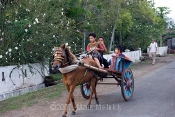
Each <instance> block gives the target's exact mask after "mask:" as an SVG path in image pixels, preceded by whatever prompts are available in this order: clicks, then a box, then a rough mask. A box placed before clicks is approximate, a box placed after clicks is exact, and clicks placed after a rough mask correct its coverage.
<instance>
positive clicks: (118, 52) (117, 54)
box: [114, 46, 130, 60]
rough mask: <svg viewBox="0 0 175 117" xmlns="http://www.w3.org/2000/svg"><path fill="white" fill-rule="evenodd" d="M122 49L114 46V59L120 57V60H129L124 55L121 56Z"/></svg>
mask: <svg viewBox="0 0 175 117" xmlns="http://www.w3.org/2000/svg"><path fill="white" fill-rule="evenodd" d="M121 50H122V47H121V46H116V47H115V50H114V52H115V54H116V55H115V56H116V57H122V58H125V59H128V60H130V59H129V58H128V57H127V56H126V55H124V54H122V51H121Z"/></svg>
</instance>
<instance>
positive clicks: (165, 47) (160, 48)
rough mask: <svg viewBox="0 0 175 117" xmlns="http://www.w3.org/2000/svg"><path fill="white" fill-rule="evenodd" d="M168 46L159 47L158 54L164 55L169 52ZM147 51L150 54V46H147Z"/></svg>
mask: <svg viewBox="0 0 175 117" xmlns="http://www.w3.org/2000/svg"><path fill="white" fill-rule="evenodd" d="M167 50H168V46H164V47H158V51H157V53H156V54H159V55H160V56H164V55H166V54H167ZM147 53H148V54H149V48H147Z"/></svg>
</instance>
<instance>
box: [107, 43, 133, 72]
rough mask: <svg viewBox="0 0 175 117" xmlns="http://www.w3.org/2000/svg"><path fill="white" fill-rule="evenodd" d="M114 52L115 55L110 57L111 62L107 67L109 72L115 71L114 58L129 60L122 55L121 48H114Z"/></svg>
mask: <svg viewBox="0 0 175 117" xmlns="http://www.w3.org/2000/svg"><path fill="white" fill-rule="evenodd" d="M114 52H115V55H112V60H111V62H112V63H110V64H111V65H110V67H109V71H110V70H114V69H115V62H116V57H121V58H124V59H127V60H130V58H129V57H127V56H126V55H124V54H122V47H121V46H116V47H115V50H114Z"/></svg>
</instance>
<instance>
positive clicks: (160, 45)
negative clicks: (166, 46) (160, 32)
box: [159, 36, 162, 47]
mask: <svg viewBox="0 0 175 117" xmlns="http://www.w3.org/2000/svg"><path fill="white" fill-rule="evenodd" d="M159 47H162V36H160V44H159Z"/></svg>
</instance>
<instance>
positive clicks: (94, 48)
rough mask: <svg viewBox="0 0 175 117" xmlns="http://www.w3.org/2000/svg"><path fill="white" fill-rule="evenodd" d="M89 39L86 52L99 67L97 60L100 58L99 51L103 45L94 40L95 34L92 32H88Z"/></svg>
mask: <svg viewBox="0 0 175 117" xmlns="http://www.w3.org/2000/svg"><path fill="white" fill-rule="evenodd" d="M89 41H90V43H89V44H88V45H87V49H86V50H87V51H88V54H90V56H89V57H91V58H92V59H94V61H95V62H96V63H97V65H98V67H99V68H102V66H101V65H100V62H99V58H100V53H99V51H101V50H102V49H103V47H102V46H101V44H99V43H98V42H96V35H95V34H94V33H90V34H89Z"/></svg>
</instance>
